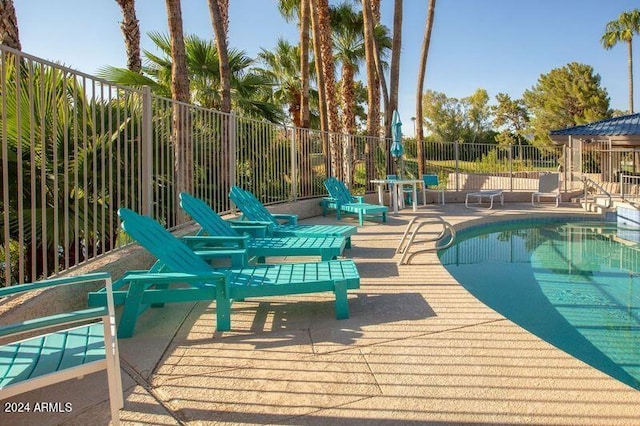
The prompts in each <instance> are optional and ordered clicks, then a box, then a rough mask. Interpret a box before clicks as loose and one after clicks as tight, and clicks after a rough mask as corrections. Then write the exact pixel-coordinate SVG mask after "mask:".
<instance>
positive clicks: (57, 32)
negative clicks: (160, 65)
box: [14, 0, 640, 135]
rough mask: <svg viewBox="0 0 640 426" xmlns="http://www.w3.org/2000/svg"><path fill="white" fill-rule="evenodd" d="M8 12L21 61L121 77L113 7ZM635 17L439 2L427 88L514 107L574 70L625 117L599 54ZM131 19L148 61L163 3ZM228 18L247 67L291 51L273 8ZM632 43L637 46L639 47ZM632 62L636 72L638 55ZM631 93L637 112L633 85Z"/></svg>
mask: <svg viewBox="0 0 640 426" xmlns="http://www.w3.org/2000/svg"><path fill="white" fill-rule="evenodd" d="M330 2H331V3H332V4H333V3H338V2H337V1H333V0H330ZM393 3H394V1H393V0H382V12H381V14H382V22H383V23H384V24H386V25H387V27H389V29H390V30H391V28H392V19H393ZM427 3H428V1H427V0H405V1H404V16H403V26H402V27H403V30H402V52H401V64H400V89H399V91H400V93H399V106H398V110H399V113H400V116H401V119H402V121H403V123H404V124H403V133H404V134H405V135H413V134H414V129H413V123H412V121H411V117H414V116H415V105H416V93H415V92H416V87H417V75H418V67H419V61H420V49H421V46H422V40H423V37H424V29H425V22H426V14H427ZM14 5H15V8H16V13H17V19H18V27H19V32H20V41H21V43H22V50H23V51H24V52H26V53H29V54H31V55H34V56H37V57H40V58H44V59H47V60H52V61H56V62H59V63H62V64H64V65H66V66H68V67H70V68H74V69H77V70H79V71H82V72H85V73H88V74H94V73H95V72H96V70H98V69H99V68H101V67H103V66H105V65H113V66H117V67H126V55H125V48H124V42H123V38H122V33H121V31H120V21H121V20H122V15H121V12H120V8H119V6H118V4H117V3H116V1H115V0H14ZM634 8H640V3H639V2H638V1H637V0H439V1H438V2H437V4H436V11H435V20H434V27H433V33H432V37H431V46H430V50H429V57H428V62H427V69H426V78H425V83H424V88H425V89H431V90H435V91H438V92H442V93H445V94H446V95H447V96H449V97H456V98H462V97H466V96H469V95H471V94H472V93H473V92H474V91H475V90H476V89H478V88H483V89H485V90H487V92H488V93H489V96H490V97H491V99H492V101H493V100H494V99H495V95H496V94H498V93H501V92H502V93H507V94H509V95H510V96H511V97H512V98H521V97H522V93H523V92H524V91H525V90H527V89H530V88H532V87H533V86H535V85H536V83H537V81H538V78H539V77H540V75H542V74H547V73H548V72H550V71H551V70H552V69H554V68H560V67H563V66H564V65H566V64H568V63H570V62H574V61H575V62H581V63H584V64H587V65H591V66H592V67H593V68H594V71H595V73H596V74H598V75H600V77H601V86H602V87H604V88H605V89H606V90H607V92H608V94H609V97H610V101H611V108H615V109H620V110H627V109H628V75H627V74H628V71H627V47H626V45H623V44H619V45H617V46H615V47H614V48H613V49H611V50H605V49H604V48H603V47H602V45H601V43H600V38H601V37H602V34H603V33H604V30H605V26H606V24H607V22H609V21H611V20H614V19H617V18H618V16H619V15H620V13H621V12H623V11H628V10H632V9H634ZM136 13H137V17H138V19H139V20H140V27H141V33H142V47H143V49H149V50H152V51H154V52H155V50H154V49H153V44H152V43H151V42H150V40H149V38H148V36H147V33H148V32H149V31H159V32H167V17H166V9H165V2H164V1H162V0H137V1H136ZM182 14H183V22H184V31H185V33H187V34H197V35H198V36H200V37H211V38H213V29H212V26H211V21H210V18H209V11H208V6H207V0H183V1H182ZM229 14H230V18H229V19H230V24H229V46H230V47H233V48H238V49H242V50H244V51H245V52H246V53H247V54H248V55H249V56H250V57H253V58H255V56H256V54H257V53H258V52H260V51H261V49H263V48H264V49H267V50H269V49H270V48H272V47H274V46H275V44H276V42H277V40H278V38H284V39H287V40H289V41H291V42H292V43H297V41H298V31H297V27H296V23H295V22H291V23H287V22H286V21H284V19H283V18H282V17H281V16H280V14H279V12H278V9H277V0H230V10H229ZM635 40H637V41H636V42H635V44H634V45H636V46H637V45H640V37H638V38H636V39H635ZM634 57H637V58H639V59H637V60H636V64H635V69H636V70H638V69H640V52H638V48H637V47H635V48H634ZM361 68H362V71H363V72H364V66H363V67H361ZM638 73H639V71H634V77H637V76H638ZM362 78H364V76H362ZM634 81H635V78H634ZM635 87H636V90H635V91H634V97H635V104H636V110H638V109H640V107H639V106H638V105H640V96H639V92H640V82H636V84H635Z"/></svg>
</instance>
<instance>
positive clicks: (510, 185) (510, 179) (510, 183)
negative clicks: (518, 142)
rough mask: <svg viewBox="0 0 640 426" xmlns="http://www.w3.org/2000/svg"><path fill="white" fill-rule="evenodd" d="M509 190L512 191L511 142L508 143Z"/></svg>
mask: <svg viewBox="0 0 640 426" xmlns="http://www.w3.org/2000/svg"><path fill="white" fill-rule="evenodd" d="M521 155H522V153H521ZM509 191H510V192H513V144H509Z"/></svg>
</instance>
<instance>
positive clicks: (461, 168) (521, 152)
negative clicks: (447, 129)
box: [405, 142, 563, 191]
mask: <svg viewBox="0 0 640 426" xmlns="http://www.w3.org/2000/svg"><path fill="white" fill-rule="evenodd" d="M424 152H425V157H426V161H425V173H430V174H437V175H438V176H439V180H440V182H443V185H444V186H445V187H446V189H447V190H452V191H476V190H482V189H503V190H507V191H536V190H537V189H538V177H539V175H540V173H541V172H549V171H557V170H558V168H559V166H560V165H561V159H562V158H563V148H562V147H561V146H553V147H548V148H538V147H535V146H532V145H521V146H519V145H512V146H501V145H496V144H475V143H473V144H472V143H458V142H428V143H426V144H425V149H424ZM416 163H417V162H416V161H412V160H408V161H407V160H405V164H406V166H405V167H406V169H407V171H408V173H409V174H413V175H417V173H416V171H417V165H416Z"/></svg>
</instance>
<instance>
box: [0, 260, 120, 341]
mask: <svg viewBox="0 0 640 426" xmlns="http://www.w3.org/2000/svg"><path fill="white" fill-rule="evenodd" d="M97 281H104V283H105V288H107V290H106V291H105V293H104V297H105V298H106V303H105V305H104V306H100V307H96V308H88V309H84V310H70V309H69V310H67V311H66V312H59V313H54V314H51V315H46V314H45V315H44V316H39V317H37V316H35V315H34V317H33V318H29V319H27V320H24V321H19V322H16V323H12V324H6V325H3V326H2V327H0V336H2V337H8V336H13V335H15V334H21V333H24V332H28V331H36V330H40V329H45V328H50V327H53V326H59V325H64V324H73V323H78V322H85V321H88V320H92V319H97V318H101V317H105V316H112V317H113V315H114V305H113V294H112V283H111V275H109V274H108V273H106V272H98V273H92V274H85V275H77V276H73V277H62V278H49V279H44V280H40V281H37V282H34V283H27V284H18V285H14V286H9V287H4V288H1V289H0V297H8V296H14V295H17V294H21V293H27V292H29V291H34V290H42V289H45V288H49V287H60V286H66V285H77V284H90V283H95V282H97Z"/></svg>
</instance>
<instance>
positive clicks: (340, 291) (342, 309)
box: [333, 281, 349, 320]
mask: <svg viewBox="0 0 640 426" xmlns="http://www.w3.org/2000/svg"><path fill="white" fill-rule="evenodd" d="M333 291H334V293H335V295H336V319H339V320H340V319H347V318H349V300H348V298H347V283H346V281H336V283H335V285H334V290H333Z"/></svg>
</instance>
